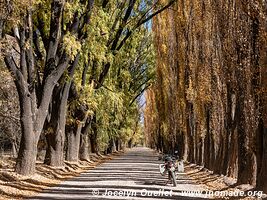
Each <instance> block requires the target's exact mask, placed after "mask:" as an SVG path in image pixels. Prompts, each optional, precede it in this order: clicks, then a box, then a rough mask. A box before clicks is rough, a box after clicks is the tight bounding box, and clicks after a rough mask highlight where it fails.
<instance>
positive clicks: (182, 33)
mask: <svg viewBox="0 0 267 200" xmlns="http://www.w3.org/2000/svg"><path fill="white" fill-rule="evenodd" d="M266 7H267V4H266V1H257V0H256V1H246V0H229V1H223V0H216V1H215V0H201V1H199V0H190V1H185V0H181V1H179V4H177V5H176V6H175V7H174V8H173V9H171V10H169V11H168V12H166V13H162V14H161V15H159V16H158V17H157V18H156V19H155V20H154V23H153V29H154V31H155V44H156V51H157V82H156V83H155V84H153V87H152V88H151V89H150V90H148V91H147V93H146V96H147V107H146V111H145V131H146V140H147V143H148V144H149V145H150V146H151V147H155V148H157V149H159V150H161V151H163V152H169V151H173V150H174V149H178V150H179V153H180V156H181V157H183V159H184V160H187V161H190V162H193V163H197V164H199V165H202V166H205V167H206V168H208V169H210V170H213V171H214V172H215V173H218V174H224V175H227V176H230V177H234V178H237V181H238V184H247V183H249V184H252V185H254V186H257V187H258V188H259V189H261V190H264V191H265V192H267V181H266V180H267V159H266V158H267V109H266V105H267V94H266V86H267V85H266V84H267V81H266V80H267V54H266V52H267V51H266V50H267V40H266V38H267V29H266V21H267V20H266V17H267V10H266Z"/></svg>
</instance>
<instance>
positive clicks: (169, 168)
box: [159, 155, 178, 187]
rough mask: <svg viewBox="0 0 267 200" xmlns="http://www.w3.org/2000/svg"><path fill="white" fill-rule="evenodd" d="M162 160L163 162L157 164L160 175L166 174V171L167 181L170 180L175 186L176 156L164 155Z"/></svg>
mask: <svg viewBox="0 0 267 200" xmlns="http://www.w3.org/2000/svg"><path fill="white" fill-rule="evenodd" d="M162 160H164V164H160V165H159V169H160V173H161V175H166V173H167V172H168V181H171V182H172V183H173V186H174V187H176V185H177V182H176V172H177V170H178V157H176V156H171V155H165V156H163V158H162ZM167 183H168V182H167ZM167 183H166V184H167Z"/></svg>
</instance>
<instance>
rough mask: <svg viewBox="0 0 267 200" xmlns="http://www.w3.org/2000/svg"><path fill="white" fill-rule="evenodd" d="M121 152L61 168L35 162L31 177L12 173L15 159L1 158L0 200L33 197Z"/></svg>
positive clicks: (67, 164) (66, 164)
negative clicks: (34, 171) (33, 173)
mask: <svg viewBox="0 0 267 200" xmlns="http://www.w3.org/2000/svg"><path fill="white" fill-rule="evenodd" d="M122 153H123V152H122V151H121V152H115V153H113V154H112V155H108V156H102V155H101V156H97V155H92V156H91V161H80V162H79V163H68V162H65V166H64V167H61V168H55V167H51V166H48V165H45V164H42V163H40V162H37V165H36V173H35V175H33V176H21V175H19V174H17V173H15V172H14V166H15V159H14V158H10V157H3V158H1V160H0V200H10V199H14V200H17V199H23V198H26V197H29V196H34V195H36V194H37V193H39V192H41V191H42V190H43V189H46V188H48V187H51V186H55V185H57V184H59V183H60V182H61V181H64V180H66V179H69V178H72V177H75V176H78V175H79V174H80V173H82V172H85V171H88V170H90V169H93V168H95V167H96V166H97V165H99V164H101V163H103V162H105V161H107V160H111V159H112V158H113V157H114V156H117V155H121V154H122Z"/></svg>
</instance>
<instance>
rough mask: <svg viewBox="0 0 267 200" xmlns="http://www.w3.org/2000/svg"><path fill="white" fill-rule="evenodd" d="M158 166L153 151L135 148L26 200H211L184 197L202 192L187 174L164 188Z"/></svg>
mask: <svg viewBox="0 0 267 200" xmlns="http://www.w3.org/2000/svg"><path fill="white" fill-rule="evenodd" d="M159 164H162V161H158V156H157V155H156V153H155V152H154V151H153V150H151V149H149V148H144V147H136V148H133V149H131V150H128V151H127V152H126V153H125V154H123V155H122V156H119V157H115V158H114V159H113V160H110V161H108V162H106V163H103V164H101V165H99V166H98V167H96V168H95V169H93V170H89V171H88V172H85V173H82V174H81V175H80V176H78V177H75V178H72V179H69V180H67V181H64V182H62V183H61V184H60V185H58V186H57V187H52V188H49V189H47V190H45V191H43V192H42V193H40V194H39V195H38V196H36V197H32V198H29V199H34V200H63V199H64V200H65V199H66V200H70V199H72V200H81V199H84V200H86V199H94V200H98V199H125V200H128V199H138V200H141V199H145V200H157V199H181V200H199V199H210V198H207V197H205V194H201V193H200V194H197V195H196V194H193V193H187V191H201V190H202V188H201V186H200V185H198V184H196V183H194V181H192V180H190V178H189V177H188V176H187V175H186V174H178V177H177V186H176V187H173V186H172V184H171V183H168V184H166V183H167V175H166V176H161V174H160V173H159Z"/></svg>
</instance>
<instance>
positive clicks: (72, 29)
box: [0, 0, 175, 175]
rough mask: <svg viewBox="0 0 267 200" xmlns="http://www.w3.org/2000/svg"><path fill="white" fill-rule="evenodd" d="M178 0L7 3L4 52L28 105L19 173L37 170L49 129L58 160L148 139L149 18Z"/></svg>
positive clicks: (23, 110) (50, 150)
mask: <svg viewBox="0 0 267 200" xmlns="http://www.w3.org/2000/svg"><path fill="white" fill-rule="evenodd" d="M174 2H175V1H174V0H171V1H166V2H165V3H161V2H154V1H149V0H148V1H140V0H129V1H124V0H122V1H120V0H88V1H84V0H75V1H65V0H49V1H46V0H41V1H32V0H30V1H28V0H25V1H17V0H14V1H5V4H4V7H3V8H4V10H2V11H3V12H2V15H1V19H0V33H1V56H2V58H3V59H4V63H5V65H6V67H7V69H8V70H9V71H10V72H11V74H12V77H13V78H14V81H15V85H16V88H17V92H18V97H19V104H20V122H21V141H20V148H19V152H18V157H17V162H16V172H18V173H20V174H24V175H30V174H33V173H34V171H35V161H36V156H37V153H38V142H39V140H40V137H41V136H42V135H44V136H45V138H46V143H47V149H46V155H45V163H46V164H50V165H52V166H62V165H63V164H64V159H66V160H67V161H72V162H77V161H78V160H79V159H83V160H88V159H89V158H88V151H89V146H90V149H91V151H92V152H93V153H99V152H100V151H104V152H106V153H109V152H112V151H113V150H114V148H117V150H118V149H119V148H121V147H122V146H123V144H125V143H129V145H131V143H133V142H135V140H137V139H138V138H139V137H140V131H141V127H140V124H139V108H138V104H137V102H136V100H137V99H138V97H139V96H140V94H142V92H143V91H144V90H145V89H146V88H147V87H148V86H149V85H150V83H151V81H152V78H153V61H154V54H153V45H151V44H152V38H151V35H150V33H149V32H148V29H147V27H146V26H145V24H146V23H147V22H148V21H149V20H150V19H152V18H153V17H154V16H156V15H157V14H159V13H161V12H162V11H163V10H165V9H166V8H168V7H169V6H171V5H172V4H173V3H174ZM1 7H2V6H1ZM65 151H66V152H65Z"/></svg>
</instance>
